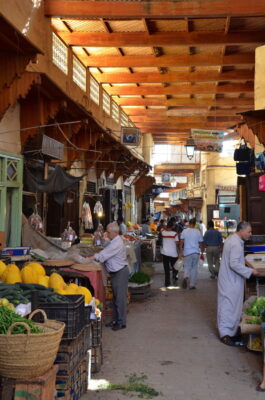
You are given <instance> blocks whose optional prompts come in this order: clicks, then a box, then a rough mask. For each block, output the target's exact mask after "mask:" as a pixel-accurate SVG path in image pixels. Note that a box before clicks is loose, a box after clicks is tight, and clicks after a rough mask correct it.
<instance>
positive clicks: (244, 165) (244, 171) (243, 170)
mask: <svg viewBox="0 0 265 400" xmlns="http://www.w3.org/2000/svg"><path fill="white" fill-rule="evenodd" d="M250 172H251V165H250V162H244V161H243V162H238V163H236V173H237V175H249V174H250Z"/></svg>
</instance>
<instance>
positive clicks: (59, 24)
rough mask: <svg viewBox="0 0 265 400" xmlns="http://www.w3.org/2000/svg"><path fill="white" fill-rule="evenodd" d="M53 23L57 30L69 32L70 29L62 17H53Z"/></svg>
mask: <svg viewBox="0 0 265 400" xmlns="http://www.w3.org/2000/svg"><path fill="white" fill-rule="evenodd" d="M51 24H52V27H53V28H54V29H55V31H60V32H69V29H68V28H67V26H66V25H65V24H64V23H63V21H62V20H61V19H60V18H52V21H51Z"/></svg>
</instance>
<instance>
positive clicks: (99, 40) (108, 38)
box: [57, 19, 265, 47]
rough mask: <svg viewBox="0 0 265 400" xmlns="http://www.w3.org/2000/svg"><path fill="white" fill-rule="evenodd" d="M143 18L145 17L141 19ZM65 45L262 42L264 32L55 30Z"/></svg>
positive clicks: (150, 45) (205, 44)
mask: <svg viewBox="0 0 265 400" xmlns="http://www.w3.org/2000/svg"><path fill="white" fill-rule="evenodd" d="M143 20H144V21H146V20H145V19H143ZM57 34H58V35H59V36H60V37H61V38H62V39H63V41H64V42H65V43H66V44H68V45H69V46H82V47H86V46H87V47H129V46H132V47H138V46H145V47H153V46H208V45H230V46H232V45H233V46H235V45H241V44H253V43H257V44H260V45H261V44H264V42H265V39H264V38H265V31H243V32H229V33H228V34H225V33H224V32H154V33H152V34H149V33H148V32H118V33H116V32H115V33H110V34H109V33H102V32H96V33H95V32H63V31H62V32H61V31H59V32H57Z"/></svg>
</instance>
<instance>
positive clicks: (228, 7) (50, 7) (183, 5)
mask: <svg viewBox="0 0 265 400" xmlns="http://www.w3.org/2000/svg"><path fill="white" fill-rule="evenodd" d="M44 13H45V15H46V16H54V17H61V18H77V19H80V18H82V19H85V18H108V19H111V18H125V19H133V18H137V19H138V18H169V19H171V18H181V17H183V18H184V17H191V18H192V17H200V18H202V17H210V18H214V17H215V18H217V17H226V16H231V17H232V16H262V15H265V6H264V2H263V1H253V2H250V1H249V0H234V1H231V0H216V1H212V0H205V1H200V0H191V1H188V2H187V1H185V0H182V1H175V0H171V1H152V2H150V1H141V2H140V1H124V2H119V4H118V5H117V2H112V1H82V0H79V1H78V0H75V1H68V0H45V2H44Z"/></svg>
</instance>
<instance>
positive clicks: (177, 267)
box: [173, 258, 183, 271]
mask: <svg viewBox="0 0 265 400" xmlns="http://www.w3.org/2000/svg"><path fill="white" fill-rule="evenodd" d="M173 268H174V270H175V271H180V270H181V269H182V268H183V258H179V259H178V260H177V261H176V262H175V264H174V265H173Z"/></svg>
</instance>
